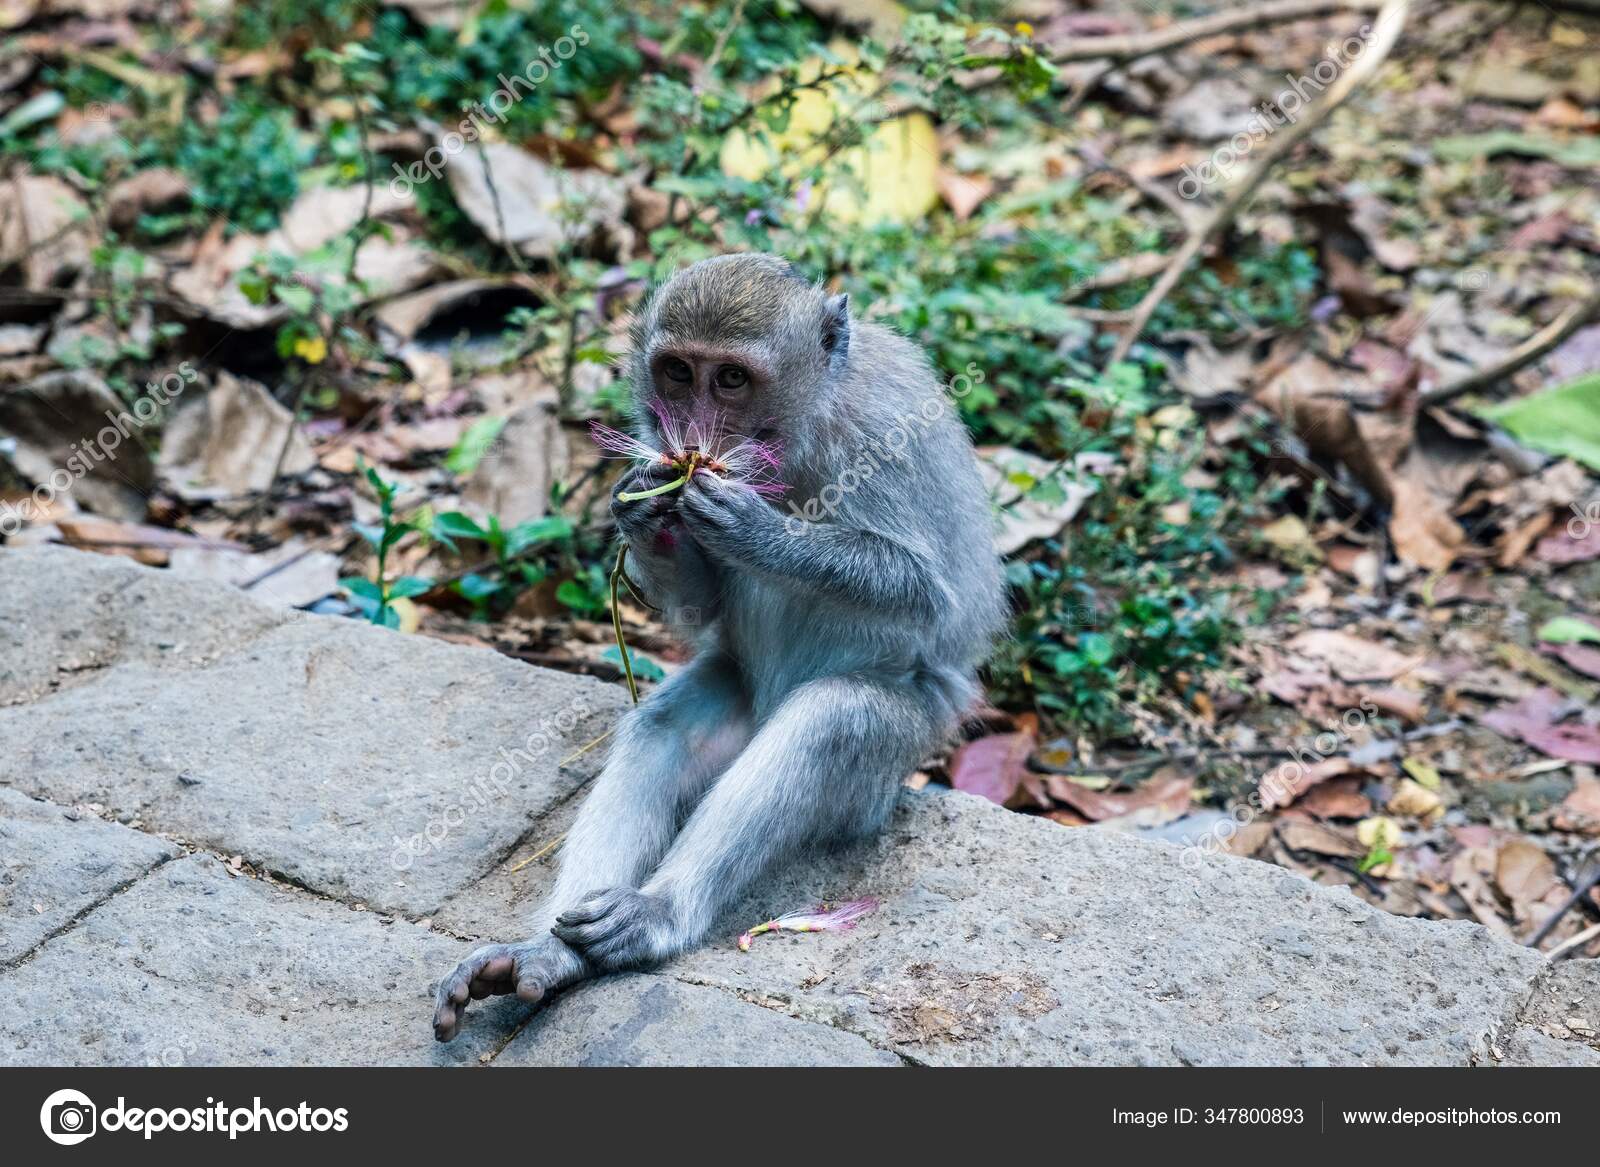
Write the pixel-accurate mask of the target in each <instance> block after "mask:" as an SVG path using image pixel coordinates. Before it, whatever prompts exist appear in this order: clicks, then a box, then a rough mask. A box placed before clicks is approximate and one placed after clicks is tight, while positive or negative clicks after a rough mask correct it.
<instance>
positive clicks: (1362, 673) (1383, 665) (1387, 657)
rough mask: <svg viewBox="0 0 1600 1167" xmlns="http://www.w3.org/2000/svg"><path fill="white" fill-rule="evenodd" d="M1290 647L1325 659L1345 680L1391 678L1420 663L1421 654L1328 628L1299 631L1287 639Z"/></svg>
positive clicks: (1310, 655) (1319, 658) (1388, 679)
mask: <svg viewBox="0 0 1600 1167" xmlns="http://www.w3.org/2000/svg"><path fill="white" fill-rule="evenodd" d="M1289 647H1290V648H1291V649H1293V650H1294V651H1296V652H1299V653H1303V654H1304V655H1306V656H1309V657H1314V658H1315V659H1317V660H1321V661H1326V662H1327V664H1328V666H1329V667H1330V668H1331V669H1332V670H1333V671H1334V672H1335V673H1336V674H1337V675H1338V676H1339V677H1341V678H1342V679H1344V680H1346V681H1392V680H1394V679H1395V678H1396V677H1398V676H1400V675H1401V674H1402V673H1406V672H1409V671H1411V670H1412V669H1414V668H1416V667H1417V665H1419V664H1421V663H1422V658H1421V657H1420V656H1407V655H1406V654H1405V653H1402V652H1397V651H1395V650H1394V649H1392V648H1389V647H1387V646H1385V645H1382V644H1377V643H1374V642H1373V641H1370V640H1365V639H1363V638H1361V637H1359V636H1356V635H1354V634H1353V633H1349V632H1341V631H1338V630H1337V629H1331V628H1312V629H1309V630H1307V631H1305V632H1302V633H1301V634H1300V635H1299V636H1296V637H1295V638H1294V639H1293V640H1291V641H1290V642H1289Z"/></svg>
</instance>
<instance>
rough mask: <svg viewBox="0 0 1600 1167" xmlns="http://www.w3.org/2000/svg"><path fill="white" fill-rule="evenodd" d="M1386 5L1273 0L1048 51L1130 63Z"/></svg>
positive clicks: (1065, 58) (1059, 60) (1367, 0)
mask: <svg viewBox="0 0 1600 1167" xmlns="http://www.w3.org/2000/svg"><path fill="white" fill-rule="evenodd" d="M1383 6H1384V0H1275V2H1274V3H1270V4H1262V5H1259V6H1257V7H1255V8H1244V9H1238V10H1235V11H1232V12H1214V13H1212V14H1211V15H1209V16H1200V17H1196V18H1195V19H1194V20H1180V21H1178V22H1177V23H1176V24H1169V25H1167V27H1165V28H1158V29H1156V30H1155V31H1153V32H1135V33H1129V34H1128V35H1126V36H1086V37H1082V38H1080V39H1077V40H1072V41H1068V42H1067V43H1066V44H1064V45H1061V46H1057V47H1051V48H1047V49H1046V50H1045V54H1044V55H1046V56H1048V57H1049V58H1050V60H1052V61H1053V62H1055V63H1056V64H1058V65H1066V64H1072V63H1074V62H1077V61H1102V60H1110V61H1114V62H1117V63H1120V64H1126V63H1127V62H1128V61H1136V60H1138V59H1139V58H1140V57H1149V56H1154V55H1155V54H1156V53H1165V52H1167V51H1169V50H1171V49H1177V48H1182V47H1183V46H1184V45H1187V44H1190V43H1191V42H1193V41H1199V40H1205V39H1206V38H1207V37H1212V36H1225V35H1227V34H1228V33H1235V32H1249V31H1251V30H1252V29H1257V28H1266V27H1267V26H1268V25H1273V24H1288V23H1290V22H1292V21H1296V20H1314V19H1315V18H1317V17H1319V16H1332V15H1333V14H1334V13H1338V12H1371V11H1374V10H1376V9H1379V8H1382V7H1383Z"/></svg>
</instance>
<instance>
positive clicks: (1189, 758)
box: [1028, 746, 1294, 778]
mask: <svg viewBox="0 0 1600 1167" xmlns="http://www.w3.org/2000/svg"><path fill="white" fill-rule="evenodd" d="M1293 756H1294V751H1292V750H1276V749H1251V750H1236V749H1231V748H1229V747H1226V746H1212V747H1210V748H1208V749H1204V750H1184V751H1182V752H1180V753H1176V754H1155V755H1153V756H1151V757H1148V758H1134V759H1133V760H1132V761H1128V762H1112V763H1110V764H1109V765H1105V766H1090V767H1088V768H1087V769H1078V768H1073V767H1069V766H1055V765H1051V764H1050V763H1048V762H1041V761H1039V759H1038V758H1037V757H1030V758H1029V759H1028V769H1030V770H1037V771H1039V773H1041V774H1060V775H1062V776H1064V777H1067V778H1098V777H1101V776H1103V775H1107V774H1121V773H1125V772H1127V771H1130V770H1143V769H1146V768H1152V769H1153V768H1154V767H1156V766H1162V765H1165V764H1167V763H1169V762H1201V763H1206V762H1210V761H1211V759H1212V758H1213V757H1222V758H1291V757H1293Z"/></svg>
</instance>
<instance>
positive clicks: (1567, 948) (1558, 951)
mask: <svg viewBox="0 0 1600 1167" xmlns="http://www.w3.org/2000/svg"><path fill="white" fill-rule="evenodd" d="M1596 936H1600V924H1590V925H1589V926H1588V927H1587V928H1585V929H1584V930H1583V931H1582V932H1579V933H1578V934H1577V935H1576V936H1568V937H1567V938H1566V939H1565V940H1563V941H1562V942H1561V943H1560V944H1557V945H1556V946H1555V947H1554V948H1552V949H1551V950H1550V951H1549V952H1547V953H1545V954H1544V958H1545V959H1546V960H1560V959H1561V958H1562V957H1563V956H1565V955H1566V954H1567V953H1569V952H1571V951H1572V950H1573V949H1574V948H1577V947H1579V946H1580V945H1583V944H1587V943H1589V941H1591V940H1593V939H1594V938H1595V937H1596Z"/></svg>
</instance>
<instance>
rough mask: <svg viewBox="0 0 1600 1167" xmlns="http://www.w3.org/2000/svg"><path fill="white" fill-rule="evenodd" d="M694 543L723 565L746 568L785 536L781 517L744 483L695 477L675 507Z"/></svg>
mask: <svg viewBox="0 0 1600 1167" xmlns="http://www.w3.org/2000/svg"><path fill="white" fill-rule="evenodd" d="M678 513H679V514H681V515H682V516H683V525H684V527H685V528H686V529H687V530H688V532H689V534H690V535H691V536H692V537H693V538H694V540H695V542H697V543H699V544H700V546H702V547H704V548H705V549H706V550H707V551H708V552H710V553H711V555H712V556H713V557H714V558H716V559H720V560H722V561H723V562H724V563H728V564H734V565H740V564H744V565H748V564H750V563H751V562H752V560H753V559H754V557H755V556H756V555H757V554H758V553H759V552H760V550H761V549H762V548H766V547H770V546H772V544H773V543H775V542H776V541H778V540H780V539H782V538H783V536H784V530H783V516H782V515H780V514H779V513H778V512H777V511H776V510H774V509H773V508H772V505H771V504H770V503H768V502H767V500H766V499H764V498H762V497H761V496H760V495H759V494H757V493H756V492H755V491H754V490H752V489H751V488H750V487H749V486H747V485H746V484H745V483H743V482H734V481H731V480H729V479H727V478H723V477H721V476H719V475H716V474H696V475H695V476H694V477H693V478H691V479H690V480H689V481H688V483H687V484H685V486H684V488H683V500H682V501H681V502H680V503H679V504H678Z"/></svg>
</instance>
